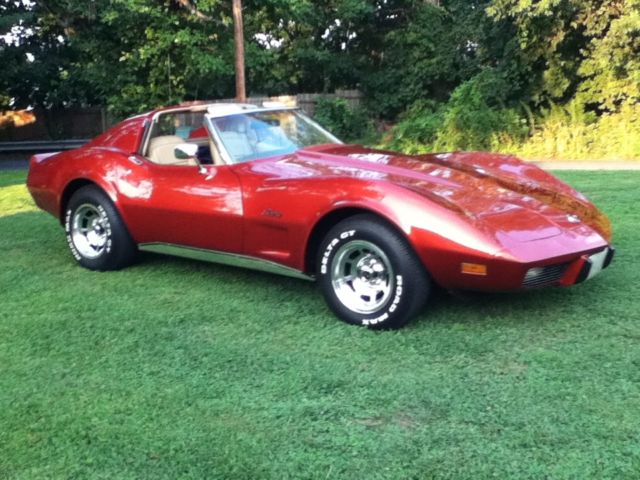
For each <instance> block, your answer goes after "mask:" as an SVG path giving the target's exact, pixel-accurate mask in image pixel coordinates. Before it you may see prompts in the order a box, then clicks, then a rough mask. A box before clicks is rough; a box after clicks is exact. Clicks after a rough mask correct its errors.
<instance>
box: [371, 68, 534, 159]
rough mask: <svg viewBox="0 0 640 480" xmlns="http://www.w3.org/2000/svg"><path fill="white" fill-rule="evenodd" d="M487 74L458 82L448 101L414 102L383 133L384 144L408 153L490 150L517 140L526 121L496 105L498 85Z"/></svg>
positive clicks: (526, 127)
mask: <svg viewBox="0 0 640 480" xmlns="http://www.w3.org/2000/svg"><path fill="white" fill-rule="evenodd" d="M487 80H488V77H487V76H483V75H479V76H478V77H476V78H474V79H472V80H470V81H468V82H465V83H463V84H462V85H460V86H459V87H458V88H456V90H455V91H454V92H453V94H452V95H451V97H450V99H449V101H448V102H446V103H445V104H442V105H439V106H438V105H437V104H435V103H433V102H428V101H420V102H417V103H415V104H414V105H413V106H412V107H411V108H410V109H409V110H408V111H407V112H406V113H405V115H403V116H402V117H401V121H400V122H399V123H398V124H397V125H396V126H395V127H394V128H393V129H392V130H391V131H390V132H389V134H387V136H386V137H385V139H384V142H383V143H384V145H385V146H388V147H391V148H399V149H401V150H404V151H406V152H409V153H419V152H429V151H445V150H490V149H492V148H495V147H496V146H497V145H500V144H502V143H504V142H505V141H509V142H512V143H513V142H516V143H517V142H519V141H520V140H521V139H523V138H525V136H526V135H527V133H528V129H529V128H528V125H527V122H526V120H525V119H524V118H523V117H522V116H521V115H520V114H519V113H518V112H517V111H515V110H513V109H507V108H500V107H499V106H497V105H499V103H501V99H500V98H499V91H500V90H499V88H497V87H496V85H495V82H492V81H487Z"/></svg>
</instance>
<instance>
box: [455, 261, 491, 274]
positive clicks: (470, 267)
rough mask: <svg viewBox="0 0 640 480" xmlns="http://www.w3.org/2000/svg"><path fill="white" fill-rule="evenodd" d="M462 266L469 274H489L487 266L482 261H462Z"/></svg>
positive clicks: (463, 270)
mask: <svg viewBox="0 0 640 480" xmlns="http://www.w3.org/2000/svg"><path fill="white" fill-rule="evenodd" d="M460 266H461V267H462V269H461V271H462V273H466V274H467V275H482V276H485V275H486V274H487V266H486V265H482V264H480V263H461V264H460Z"/></svg>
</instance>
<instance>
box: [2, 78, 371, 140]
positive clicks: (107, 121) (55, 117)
mask: <svg viewBox="0 0 640 480" xmlns="http://www.w3.org/2000/svg"><path fill="white" fill-rule="evenodd" d="M320 98H323V99H325V98H326V99H344V100H346V101H347V102H348V103H349V105H350V106H351V107H353V108H355V107H358V106H359V105H360V104H361V102H362V93H361V92H360V91H358V90H336V92H335V93H300V94H297V95H281V96H276V97H250V98H248V99H247V102H248V103H255V104H257V105H261V104H263V103H264V102H278V103H282V104H284V105H287V106H298V107H300V109H302V110H303V111H304V112H305V113H307V114H308V115H311V116H313V114H314V113H315V106H316V102H317V101H318V99H320ZM234 101H235V100H234V99H232V98H230V99H220V100H213V102H214V103H222V102H234ZM33 113H34V114H35V117H36V120H35V122H33V123H30V124H28V125H24V126H21V127H15V126H11V125H10V126H7V127H3V128H0V142H21V141H34V140H71V139H88V138H93V137H95V136H96V135H99V134H100V133H102V132H104V131H105V130H106V129H107V128H109V127H110V126H111V125H113V124H114V123H115V119H114V118H112V117H111V115H109V113H108V111H107V109H106V108H104V107H87V108H70V109H51V110H43V109H35V110H34V111H33Z"/></svg>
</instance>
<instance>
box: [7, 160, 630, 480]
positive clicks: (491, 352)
mask: <svg viewBox="0 0 640 480" xmlns="http://www.w3.org/2000/svg"><path fill="white" fill-rule="evenodd" d="M564 178H565V179H566V180H568V181H570V182H571V183H572V184H573V185H574V186H576V187H577V188H579V189H581V190H583V191H584V192H585V193H586V194H587V195H588V196H589V197H590V198H591V199H593V200H594V201H595V202H596V204H598V205H599V206H601V207H602V208H604V210H605V211H606V212H607V213H608V214H609V215H610V216H611V218H612V219H614V226H615V232H614V235H615V243H616V246H617V247H618V258H617V259H616V260H614V263H613V265H612V266H611V267H610V268H609V269H607V270H606V271H604V272H603V273H601V274H600V275H599V276H597V277H595V278H594V279H592V280H589V281H587V282H586V283H584V284H581V285H578V286H575V287H572V288H566V289H551V290H542V291H536V292H526V293H519V294H510V295H496V294H494V295H492V294H474V295H471V294H467V295H464V296H457V297H456V298H451V297H450V296H448V295H445V294H444V293H443V294H441V295H440V296H436V297H435V298H434V299H433V301H432V302H431V304H430V306H429V307H428V309H427V310H426V311H425V312H424V314H423V315H421V316H420V317H419V318H417V319H416V321H415V322H413V323H412V324H411V326H410V327H409V328H407V329H405V330H402V331H398V332H371V331H367V330H365V329H360V328H354V327H351V326H349V325H346V324H343V323H341V322H340V321H338V320H336V319H335V317H334V316H333V315H332V314H331V312H330V311H329V310H328V309H327V307H326V306H325V304H324V302H323V300H322V298H321V297H320V295H319V293H318V292H317V291H316V289H315V288H314V286H313V285H312V284H310V283H307V282H301V281H298V280H294V279H287V278H278V277H275V276H272V275H268V274H262V273H259V272H251V271H247V270H243V269H234V268H231V267H224V266H219V265H211V264H204V263H198V262H195V261H188V260H181V259H175V258H167V257H160V256H153V255H147V256H144V257H143V258H142V259H141V261H140V262H139V263H138V264H137V265H135V266H134V267H132V268H129V269H125V270H123V271H119V272H104V273H101V272H90V271H87V270H84V269H82V268H80V267H78V266H76V265H75V263H74V261H73V259H72V257H71V255H70V254H69V252H68V248H67V245H66V244H65V241H64V235H63V231H62V229H61V228H60V225H59V224H58V222H56V220H54V219H53V218H51V217H49V216H48V215H46V214H44V213H42V212H39V211H36V210H35V206H34V205H33V204H32V203H31V201H30V199H29V197H28V194H27V192H26V189H25V187H24V180H25V173H24V172H17V173H7V172H0V231H1V232H2V235H0V248H2V251H3V252H4V254H5V255H4V257H3V263H2V269H0V285H1V286H2V302H0V344H1V345H2V348H0V425H2V435H1V436H0V472H2V473H1V474H0V476H1V477H3V478H8V479H10V478H16V479H18V478H24V479H31V478H82V479H104V478H157V479H164V478H167V479H176V478H194V479H195V478H211V479H238V480H239V479H258V478H260V479H268V478H277V479H298V478H308V479H326V478H345V479H362V478H366V479H372V480H382V479H398V478H416V479H422V478H433V479H450V478H456V479H474V480H476V479H489V478H501V479H507V478H557V479H569V478H615V479H629V480H631V479H636V478H637V473H638V471H639V470H640V450H639V448H638V446H639V444H640V438H639V433H638V428H637V426H638V424H639V423H640V410H639V409H638V408H637V405H638V400H639V398H640V370H639V369H638V362H640V356H639V352H638V348H637V344H638V321H637V318H638V314H637V312H638V311H639V310H640V297H638V295H634V294H630V291H629V286H630V285H634V284H636V283H637V276H638V275H637V262H636V259H637V258H638V255H640V251H639V245H640V230H639V229H638V228H637V226H638V224H639V223H640V210H638V208H637V204H638V200H639V198H638V190H637V185H638V183H639V182H640V175H639V174H638V173H637V172H630V173H629V172H625V173H620V172H610V173H594V172H578V173H575V172H573V173H565V174H564ZM604 299H606V301H605V300H604ZM598 300H602V301H598ZM596 305H597V306H596Z"/></svg>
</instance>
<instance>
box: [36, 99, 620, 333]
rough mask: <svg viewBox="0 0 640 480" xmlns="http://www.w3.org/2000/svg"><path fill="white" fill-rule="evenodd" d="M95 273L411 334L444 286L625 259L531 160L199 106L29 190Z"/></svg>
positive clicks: (552, 274) (39, 167)
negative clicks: (137, 261)
mask: <svg viewBox="0 0 640 480" xmlns="http://www.w3.org/2000/svg"><path fill="white" fill-rule="evenodd" d="M27 185H28V187H29V191H30V192H31V195H32V196H33V198H34V200H35V202H36V203H37V205H38V206H39V207H40V208H42V209H43V210H46V211H47V212H49V213H51V214H52V215H54V216H56V217H57V218H59V219H60V222H61V224H62V225H63V226H64V229H65V232H66V235H67V242H68V244H69V248H70V250H71V253H72V254H73V256H74V257H75V259H76V260H77V261H78V263H80V264H81V265H82V266H84V267H86V268H90V269H93V270H113V269H119V268H122V267H125V266H127V265H129V264H130V263H131V262H132V261H133V260H134V258H135V254H136V251H137V250H145V251H150V252H158V253H165V254H171V255H179V256H184V257H189V258H196V259H200V260H209V261H213V262H220V263H225V264H232V265H238V266H242V267H250V268H256V269H261V270H267V271H269V272H273V273H280V274H284V275H291V276H294V277H298V278H302V279H307V280H317V281H318V283H319V284H320V288H321V290H322V292H323V294H324V296H325V298H326V300H327V302H328V304H329V306H330V307H331V309H332V310H333V311H334V312H335V313H336V314H337V316H338V317H340V318H341V319H343V320H345V321H346V322H349V323H353V324H356V325H365V326H368V327H371V328H397V327H400V326H402V325H404V324H405V323H406V322H407V321H408V320H409V319H410V318H411V317H412V316H413V315H414V314H416V313H417V312H418V311H419V310H420V309H421V308H422V307H423V306H424V305H425V302H426V301H427V299H428V297H429V293H430V290H431V288H432V285H433V284H434V283H435V284H438V285H440V286H442V287H444V288H447V289H468V290H485V291H505V290H518V289H529V288H537V287H543V286H550V285H572V284H575V283H579V282H582V281H584V280H587V279H589V278H591V277H593V276H594V275H595V274H597V273H598V272H600V271H601V270H602V269H603V268H605V267H607V266H608V265H609V263H610V262H611V259H612V257H613V253H614V249H613V248H612V247H611V245H610V239H611V226H610V223H609V221H608V219H607V218H606V217H605V216H604V215H603V214H602V213H601V212H600V211H599V210H598V209H597V208H596V207H595V206H594V205H593V204H591V203H590V202H589V201H588V200H587V198H585V197H584V196H583V195H582V194H580V193H579V192H577V191H575V190H574V189H573V188H571V187H570V186H568V185H566V184H564V183H563V182H561V181H560V180H558V179H557V178H555V177H554V176H552V175H550V174H549V173H547V172H545V171H543V170H541V169H539V168H537V167H536V166H534V165H532V164H529V163H526V162H523V161H521V160H518V159H517V158H514V157H511V156H504V155H494V154H489V153H443V154H429V155H417V156H410V155H402V154H398V153H393V152H388V151H381V150H373V149H370V148H366V147H362V146H358V145H344V144H343V143H342V142H340V141H339V140H338V139H337V138H335V137H334V136H333V135H331V134H330V133H329V132H327V131H326V130H324V129H323V128H322V127H320V126H319V125H317V124H316V123H315V122H313V121H312V120H310V119H309V118H307V117H306V116H305V115H303V114H302V113H301V112H299V111H298V110H296V109H291V108H281V107H278V108H274V107H258V106H254V105H245V104H204V103H203V104H189V105H180V106H176V107H171V108H163V109H159V110H154V111H152V112H149V113H145V114H143V115H139V116H136V117H132V118H129V119H127V120H124V121H123V122H121V123H120V124H118V125H116V126H115V127H113V128H112V129H111V130H109V131H107V132H106V133H104V134H102V135H100V136H99V137H97V138H96V139H94V140H93V141H91V142H89V143H88V144H86V145H84V146H83V147H81V148H79V149H77V150H71V151H67V152H63V153H57V154H44V155H35V156H34V157H33V158H32V159H31V162H30V168H29V177H28V180H27Z"/></svg>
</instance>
